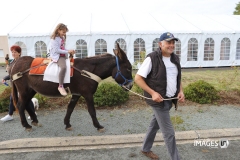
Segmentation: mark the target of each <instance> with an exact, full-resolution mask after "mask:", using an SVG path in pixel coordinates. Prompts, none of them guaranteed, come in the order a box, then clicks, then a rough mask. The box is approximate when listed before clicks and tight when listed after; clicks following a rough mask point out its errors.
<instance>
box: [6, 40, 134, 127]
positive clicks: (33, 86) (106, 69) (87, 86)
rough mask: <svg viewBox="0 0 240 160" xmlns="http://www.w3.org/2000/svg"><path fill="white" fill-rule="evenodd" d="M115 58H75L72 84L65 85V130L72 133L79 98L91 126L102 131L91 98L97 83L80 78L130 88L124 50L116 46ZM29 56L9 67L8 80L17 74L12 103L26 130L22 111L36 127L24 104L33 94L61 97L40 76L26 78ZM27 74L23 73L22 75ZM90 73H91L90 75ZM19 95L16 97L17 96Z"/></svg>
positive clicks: (34, 118)
mask: <svg viewBox="0 0 240 160" xmlns="http://www.w3.org/2000/svg"><path fill="white" fill-rule="evenodd" d="M113 51H114V54H115V56H113V55H111V54H103V55H99V56H94V57H89V58H85V59H80V58H76V59H74V65H73V68H74V70H75V71H74V74H73V76H72V77H71V80H70V81H71V82H70V83H67V84H64V86H65V87H68V88H69V89H70V90H71V94H72V98H71V101H70V103H69V104H68V108H67V112H66V115H65V118H64V124H65V125H66V129H67V130H71V124H70V117H71V114H72V112H73V110H74V108H75V105H76V103H77V101H78V99H79V98H80V96H83V97H84V99H85V100H86V103H87V106H88V112H89V114H90V116H91V118H92V121H93V125H94V127H96V128H97V129H98V130H103V129H104V127H103V126H101V125H100V124H99V122H98V120H97V117H96V110H95V108H94V101H93V95H94V93H95V92H96V90H97V87H98V82H97V81H95V80H93V79H90V78H89V77H88V76H86V75H82V71H83V70H85V71H87V73H86V74H87V75H91V74H92V75H96V76H97V77H100V78H101V79H105V78H107V77H110V76H112V77H113V78H114V79H115V81H116V82H117V83H118V84H119V85H121V86H123V87H126V88H128V89H131V87H132V85H133V82H132V66H131V64H130V62H129V60H128V58H127V56H126V54H125V53H124V51H123V50H122V49H121V48H120V47H119V44H117V49H114V50H113ZM32 61H33V58H32V57H29V56H24V57H21V58H19V59H18V60H17V62H16V63H15V64H14V66H13V67H12V68H11V74H10V75H11V77H13V76H14V75H16V74H18V75H21V78H18V79H16V80H14V81H13V82H12V86H13V87H12V88H13V100H14V102H15V104H17V109H18V110H19V114H20V118H21V123H22V126H23V127H25V128H26V129H31V128H32V126H30V125H29V124H28V122H27V120H26V117H25V114H24V111H25V109H26V110H27V112H28V113H29V115H30V116H31V119H32V124H33V125H36V126H38V119H37V116H36V115H35V113H34V112H33V111H32V110H31V109H30V108H26V104H27V102H28V101H30V100H31V98H32V97H33V96H34V95H35V94H36V93H39V94H42V95H45V96H48V97H61V95H60V93H59V92H58V90H57V87H58V84H57V83H52V82H49V81H43V76H42V75H38V76H36V75H29V74H28V72H29V71H26V70H29V68H30V66H31V63H32ZM24 71H26V72H24ZM89 72H90V73H91V74H89ZM17 92H18V93H19V97H18V96H17Z"/></svg>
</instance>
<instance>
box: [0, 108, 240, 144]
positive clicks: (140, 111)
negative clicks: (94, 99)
mask: <svg viewBox="0 0 240 160" xmlns="http://www.w3.org/2000/svg"><path fill="white" fill-rule="evenodd" d="M37 113H38V120H39V122H40V123H41V124H42V127H35V126H33V129H32V131H30V132H27V131H25V128H23V127H22V125H21V123H20V118H19V115H18V114H17V113H14V120H12V121H8V122H0V127H1V137H0V141H6V140H12V139H20V138H41V137H66V136H93V135H94V136H101V135H123V134H139V133H146V130H147V128H148V125H149V123H150V120H151V118H152V110H151V108H150V107H148V106H147V105H146V106H142V107H134V106H133V107H131V108H129V107H126V106H125V107H124V106H123V107H121V108H114V109H97V117H98V120H99V122H100V124H101V125H103V126H104V127H105V132H104V133H99V132H98V131H97V129H96V128H94V126H93V125H92V120H91V118H90V115H89V114H88V111H87V110H86V109H85V108H83V107H82V108H81V107H79V106H77V107H76V108H75V110H74V112H73V114H72V116H71V124H72V127H73V130H72V131H66V130H65V125H64V124H63V119H64V116H65V114H66V108H59V109H54V110H50V109H40V110H39V111H37ZM239 113H240V106H233V105H222V106H207V105H193V106H181V105H180V106H179V109H178V111H175V110H174V109H171V113H170V114H171V117H172V119H173V120H174V121H175V120H177V122H178V123H179V124H174V127H175V130H176V131H184V130H205V129H221V128H240V123H239V122H240V116H239ZM6 114H7V113H1V114H0V117H3V116H5V115H6ZM181 122H182V123H181ZM29 123H30V120H29Z"/></svg>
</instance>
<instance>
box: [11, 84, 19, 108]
mask: <svg viewBox="0 0 240 160" xmlns="http://www.w3.org/2000/svg"><path fill="white" fill-rule="evenodd" d="M12 99H13V105H14V107H15V110H16V111H18V108H17V102H18V92H17V88H16V85H15V84H14V83H13V82H12Z"/></svg>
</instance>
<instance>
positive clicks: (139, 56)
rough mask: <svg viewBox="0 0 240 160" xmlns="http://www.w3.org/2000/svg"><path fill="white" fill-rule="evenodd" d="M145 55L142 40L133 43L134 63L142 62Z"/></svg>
mask: <svg viewBox="0 0 240 160" xmlns="http://www.w3.org/2000/svg"><path fill="white" fill-rule="evenodd" d="M145 55H146V49H145V42H144V40H143V39H142V38H138V39H136V40H135V41H134V62H136V61H140V62H141V61H143V60H144V58H145Z"/></svg>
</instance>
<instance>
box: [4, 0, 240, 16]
mask: <svg viewBox="0 0 240 160" xmlns="http://www.w3.org/2000/svg"><path fill="white" fill-rule="evenodd" d="M238 2H240V0H38V1H37V0H0V3H1V5H0V6H1V12H5V13H8V14H10V13H16V12H26V13H31V12H45V13H49V14H51V12H69V11H71V12H72V11H74V12H108V13H109V12H136V13H137V12H155V11H160V12H180V13H187V14H232V13H233V11H234V8H235V6H236V4H237V3H238Z"/></svg>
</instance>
